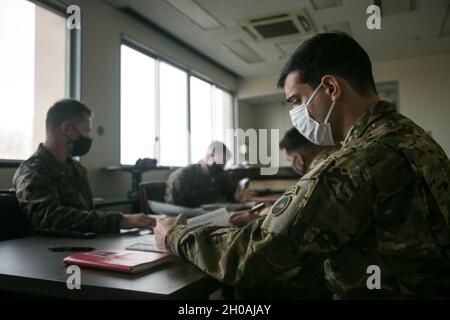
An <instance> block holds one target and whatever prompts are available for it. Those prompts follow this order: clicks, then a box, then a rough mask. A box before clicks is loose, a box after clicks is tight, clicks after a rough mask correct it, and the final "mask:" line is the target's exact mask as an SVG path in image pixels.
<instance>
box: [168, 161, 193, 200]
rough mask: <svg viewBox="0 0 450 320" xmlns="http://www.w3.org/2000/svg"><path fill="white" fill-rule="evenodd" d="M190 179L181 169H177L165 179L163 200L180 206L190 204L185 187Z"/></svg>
mask: <svg viewBox="0 0 450 320" xmlns="http://www.w3.org/2000/svg"><path fill="white" fill-rule="evenodd" d="M189 185H190V179H189V178H188V177H186V173H185V172H184V171H183V170H180V169H179V170H177V171H175V172H174V173H172V174H171V175H170V176H169V179H168V180H167V187H166V195H165V202H167V203H172V204H176V205H180V206H186V207H189V206H191V203H190V197H189V194H188V193H187V192H186V190H185V188H189Z"/></svg>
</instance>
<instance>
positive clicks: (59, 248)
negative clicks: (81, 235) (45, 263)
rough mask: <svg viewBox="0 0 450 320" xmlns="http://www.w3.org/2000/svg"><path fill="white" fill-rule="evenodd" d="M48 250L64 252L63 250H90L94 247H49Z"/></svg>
mask: <svg viewBox="0 0 450 320" xmlns="http://www.w3.org/2000/svg"><path fill="white" fill-rule="evenodd" d="M48 250H50V251H53V252H65V251H92V250H95V248H92V247H50V248H48Z"/></svg>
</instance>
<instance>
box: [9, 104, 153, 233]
mask: <svg viewBox="0 0 450 320" xmlns="http://www.w3.org/2000/svg"><path fill="white" fill-rule="evenodd" d="M91 117H92V111H91V110H90V109H89V108H88V107H87V106H86V105H84V104H82V103H81V102H79V101H76V100H69V99H68V100H61V101H58V102H56V103H55V104H54V105H53V106H52V107H51V108H50V109H49V110H48V112H47V118H46V138H45V142H44V143H41V144H40V145H39V147H38V149H37V151H36V152H35V153H34V154H33V155H32V156H31V157H30V158H29V159H28V160H26V161H24V162H23V163H22V164H21V165H20V166H19V168H18V169H17V171H16V173H15V175H14V178H13V184H14V187H15V189H16V195H17V199H18V201H19V204H20V206H21V208H22V210H23V211H24V212H25V213H26V215H27V216H28V218H29V221H30V224H31V227H32V228H33V229H39V230H40V229H47V230H48V229H50V230H57V231H91V232H97V233H113V232H119V231H120V229H121V228H122V229H130V228H137V227H139V228H149V229H151V228H153V227H154V226H155V220H154V219H153V218H150V217H148V216H146V215H144V214H142V213H141V214H124V213H122V212H118V211H109V212H102V211H98V210H95V209H94V206H93V195H92V191H91V187H90V184H89V180H88V176H87V170H86V169H85V168H84V167H83V166H82V165H81V164H80V163H79V162H78V161H76V160H74V159H72V157H75V156H83V155H85V154H86V153H87V152H88V151H89V149H90V147H91V144H92V139H91V138H90V137H89V133H90V131H91Z"/></svg>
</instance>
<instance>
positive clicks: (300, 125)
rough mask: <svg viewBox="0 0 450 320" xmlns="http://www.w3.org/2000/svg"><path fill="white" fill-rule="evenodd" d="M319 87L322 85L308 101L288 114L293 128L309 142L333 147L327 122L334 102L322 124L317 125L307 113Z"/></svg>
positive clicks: (331, 135)
mask: <svg viewBox="0 0 450 320" xmlns="http://www.w3.org/2000/svg"><path fill="white" fill-rule="evenodd" d="M321 87H322V84H319V86H318V87H317V88H316V90H314V92H313V94H312V95H311V97H310V98H309V99H308V101H306V103H303V104H301V105H297V106H294V108H293V109H292V110H291V111H289V114H290V116H291V120H292V124H293V125H294V127H295V128H296V129H297V130H298V131H299V132H300V133H301V134H302V135H303V136H305V138H307V139H308V140H309V141H311V142H312V143H314V144H316V145H318V146H334V145H335V143H334V139H333V134H332V133H331V126H330V124H329V123H328V120H329V118H330V116H331V113H332V112H333V109H334V104H335V101H334V102H333V104H332V105H331V107H330V111H328V114H327V116H326V118H325V121H324V122H323V123H318V122H317V121H316V120H314V119H313V118H312V117H311V115H310V114H309V111H308V105H309V104H310V102H311V100H312V99H313V98H314V96H315V95H316V94H317V92H318V91H319V89H320V88H321Z"/></svg>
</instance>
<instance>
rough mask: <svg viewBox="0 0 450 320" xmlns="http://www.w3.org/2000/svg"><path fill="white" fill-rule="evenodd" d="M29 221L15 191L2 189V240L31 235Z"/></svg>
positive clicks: (0, 196)
mask: <svg viewBox="0 0 450 320" xmlns="http://www.w3.org/2000/svg"><path fill="white" fill-rule="evenodd" d="M29 231H30V229H29V223H28V219H27V217H26V216H25V214H24V213H23V212H22V210H21V208H20V205H19V202H18V201H17V198H16V194H15V192H14V191H3V190H0V240H9V239H15V238H22V237H26V236H27V235H29Z"/></svg>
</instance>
